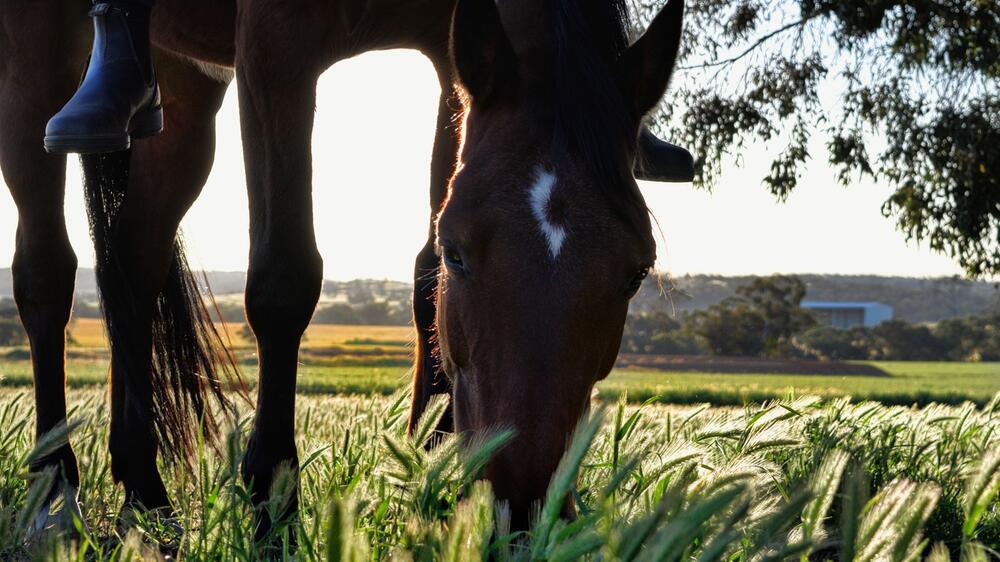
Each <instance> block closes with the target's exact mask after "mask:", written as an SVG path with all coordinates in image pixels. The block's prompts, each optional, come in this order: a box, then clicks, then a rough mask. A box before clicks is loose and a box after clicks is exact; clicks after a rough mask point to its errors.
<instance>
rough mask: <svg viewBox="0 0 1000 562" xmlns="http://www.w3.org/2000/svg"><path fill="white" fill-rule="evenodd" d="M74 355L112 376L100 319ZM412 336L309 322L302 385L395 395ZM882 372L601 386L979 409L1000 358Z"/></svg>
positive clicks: (77, 328)
mask: <svg viewBox="0 0 1000 562" xmlns="http://www.w3.org/2000/svg"><path fill="white" fill-rule="evenodd" d="M226 331H227V332H228V334H229V335H230V340H231V342H232V347H233V348H234V349H235V353H236V355H237V357H238V359H239V361H240V365H241V370H242V374H243V376H244V377H245V378H246V380H247V381H248V382H249V383H250V384H251V385H252V384H253V382H254V379H255V377H256V358H255V356H254V349H253V346H252V343H251V342H250V341H249V340H247V339H246V338H245V337H244V336H243V335H242V334H241V332H242V326H241V325H235V324H230V325H228V326H227V330H226ZM72 337H73V343H72V345H71V346H70V347H69V350H68V352H67V355H68V361H69V362H68V373H69V374H68V383H69V385H70V386H71V387H85V386H90V385H95V384H104V383H105V382H106V381H107V375H108V372H107V369H108V360H107V351H106V344H105V340H104V335H103V327H102V326H101V324H100V322H98V321H94V320H88V319H80V320H77V321H76V322H75V323H74V325H73V327H72ZM411 339H412V333H411V331H410V329H409V328H406V327H401V326H335V325H324V324H319V325H313V326H310V328H309V330H308V332H307V334H306V339H305V341H304V342H303V347H302V352H301V355H300V362H301V365H300V367H299V378H298V388H299V391H300V392H306V393H340V394H381V395H389V394H392V393H393V392H396V391H397V390H398V389H400V388H402V387H404V386H406V385H408V384H409V382H410V370H409V367H410V365H411V363H412V355H411V354H412V344H411V343H410V342H411ZM865 363H866V364H867V365H869V366H872V367H875V368H877V370H879V371H881V372H882V373H883V374H881V375H817V374H796V373H791V374H789V373H768V372H760V373H738V374H734V373H714V372H676V371H660V370H654V369H649V368H643V367H627V368H621V369H616V370H615V371H614V372H613V373H612V374H611V376H610V377H608V379H607V380H605V381H602V382H601V383H599V384H598V387H597V392H598V394H599V396H600V397H601V398H602V399H604V400H605V401H613V400H616V399H617V398H618V396H619V395H621V394H622V393H623V392H627V395H628V398H629V400H631V401H632V402H636V403H639V402H645V401H647V400H650V399H655V400H658V401H660V402H663V403H671V404H699V403H703V402H710V403H712V404H715V405H742V404H746V403H749V402H760V401H763V400H771V399H779V398H782V399H786V398H795V397H799V396H807V395H808V396H820V397H823V398H835V397H840V396H851V397H853V398H854V399H855V400H877V401H880V402H882V403H884V404H891V405H912V404H917V405H927V404H930V403H932V402H938V403H948V404H960V403H962V402H964V401H966V400H970V401H972V402H974V403H976V404H978V405H980V406H982V405H984V404H986V403H987V402H988V401H989V400H990V398H992V396H993V395H994V394H995V393H997V392H1000V363H962V362H903V361H897V362H884V361H883V362H877V361H873V362H865ZM30 385H31V363H30V360H29V356H28V352H27V350H26V349H24V348H0V388H3V387H27V386H30Z"/></svg>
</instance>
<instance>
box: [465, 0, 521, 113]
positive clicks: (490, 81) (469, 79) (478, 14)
mask: <svg viewBox="0 0 1000 562" xmlns="http://www.w3.org/2000/svg"><path fill="white" fill-rule="evenodd" d="M451 56H452V59H453V61H454V63H455V70H456V72H457V74H458V80H459V82H460V83H461V85H462V86H463V87H464V88H465V90H466V91H467V92H468V93H469V95H470V96H471V97H472V99H473V100H474V101H476V102H483V101H486V100H487V99H489V98H490V97H492V96H494V95H496V94H497V93H498V92H500V90H501V89H503V88H508V87H510V85H511V84H512V83H513V79H514V78H515V77H516V74H517V71H516V66H515V65H516V55H515V54H514V48H513V47H512V46H511V44H510V40H509V39H507V34H506V33H505V32H504V29H503V23H502V22H501V20H500V12H499V10H497V5H496V3H495V2H494V0H458V2H457V3H456V4H455V14H454V17H453V18H452V21H451Z"/></svg>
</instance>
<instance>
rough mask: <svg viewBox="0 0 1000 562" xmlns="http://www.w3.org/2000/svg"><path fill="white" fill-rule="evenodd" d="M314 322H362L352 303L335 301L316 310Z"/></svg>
mask: <svg viewBox="0 0 1000 562" xmlns="http://www.w3.org/2000/svg"><path fill="white" fill-rule="evenodd" d="M313 322H315V323H317V324H361V321H360V320H359V319H358V315H357V313H356V312H354V309H353V308H351V305H349V304H344V303H334V304H331V305H330V306H326V307H323V308H321V309H319V310H317V311H316V314H315V315H314V316H313Z"/></svg>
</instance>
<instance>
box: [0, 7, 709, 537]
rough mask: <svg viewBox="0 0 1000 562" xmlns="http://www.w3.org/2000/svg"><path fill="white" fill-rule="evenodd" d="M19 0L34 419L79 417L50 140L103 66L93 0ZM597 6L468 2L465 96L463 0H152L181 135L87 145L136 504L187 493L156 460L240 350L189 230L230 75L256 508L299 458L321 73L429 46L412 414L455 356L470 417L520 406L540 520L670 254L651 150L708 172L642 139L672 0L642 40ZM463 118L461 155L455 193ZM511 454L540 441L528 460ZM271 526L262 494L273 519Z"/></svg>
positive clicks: (13, 181)
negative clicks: (435, 104) (552, 479)
mask: <svg viewBox="0 0 1000 562" xmlns="http://www.w3.org/2000/svg"><path fill="white" fill-rule="evenodd" d="M12 4H15V3H5V4H4V5H3V6H0V50H2V52H3V53H7V54H9V53H17V54H16V55H8V56H4V57H0V135H2V136H0V165H2V167H3V172H4V177H5V179H6V183H7V184H8V186H9V187H10V189H11V192H12V194H13V195H14V199H15V202H16V204H17V207H18V211H19V225H18V237H17V244H18V245H17V252H16V255H15V262H14V275H15V292H16V297H17V301H18V307H19V310H20V313H21V316H22V320H23V321H24V324H25V327H26V329H27V331H28V333H29V337H30V340H31V345H32V358H33V368H34V376H35V397H36V424H37V427H36V431H37V433H38V434H39V435H41V434H44V433H45V432H47V431H49V430H50V429H52V428H53V427H55V426H56V425H57V424H59V423H60V422H61V421H62V420H64V419H65V415H66V407H65V394H64V392H65V391H64V379H65V368H64V354H65V353H64V350H65V340H64V329H65V325H66V322H67V320H68V317H69V312H70V307H71V303H72V292H73V277H74V271H75V265H76V260H75V257H74V255H73V252H72V249H71V248H70V246H69V243H68V240H67V236H66V231H65V224H64V220H63V217H62V213H61V208H62V194H63V189H64V175H65V159H64V157H61V156H54V155H47V154H45V153H44V151H43V150H42V144H41V136H42V132H43V131H44V124H45V121H46V120H47V119H48V117H49V116H50V115H51V114H52V113H54V112H55V111H56V110H57V109H58V108H59V107H60V106H61V104H62V103H63V102H65V100H66V99H67V98H68V97H69V96H70V95H71V93H72V90H73V88H74V86H75V84H76V81H77V80H78V77H79V76H80V73H81V72H82V70H83V68H84V66H85V61H86V49H87V46H88V45H89V44H90V32H89V30H88V28H87V25H86V19H85V10H86V5H85V3H84V2H82V1H80V0H41V1H36V2H29V3H16V5H12ZM579 4H580V5H579V6H578V5H577V3H576V2H570V1H556V0H552V1H550V2H534V1H527V0H524V1H518V0H506V1H505V2H503V3H502V7H503V9H502V11H501V13H499V14H498V13H497V11H496V8H495V7H494V5H493V3H492V0H461V5H460V7H459V9H458V11H457V14H458V16H459V17H458V18H457V19H456V22H455V42H454V46H455V57H454V58H455V61H456V62H457V63H458V64H457V67H458V69H459V71H460V72H459V78H461V80H460V82H461V85H462V88H461V89H462V90H463V91H464V92H466V93H467V94H468V95H467V96H465V97H464V98H463V99H464V100H465V101H466V102H467V103H466V104H465V105H463V104H461V103H458V97H457V93H456V89H455V88H454V85H455V84H456V80H455V78H456V77H455V75H454V73H453V68H454V66H453V64H452V59H451V57H450V56H449V36H450V33H449V30H450V26H451V21H452V13H453V11H454V10H455V5H454V0H345V1H342V2H317V1H316V0H217V1H214V2H200V1H197V0H159V2H158V4H157V6H156V9H155V11H154V15H153V22H154V29H153V39H154V43H155V44H156V55H155V56H156V64H157V68H158V71H159V77H160V83H161V87H162V89H163V106H164V110H165V114H166V118H167V122H166V125H165V130H164V132H163V133H162V134H161V135H160V136H158V137H155V138H153V139H150V140H146V141H141V142H137V143H135V144H134V146H133V148H132V150H131V152H127V153H120V154H115V155H106V156H96V157H94V156H92V157H87V158H85V159H84V160H83V161H84V168H85V176H86V184H87V191H88V201H89V207H90V211H91V217H92V223H93V225H92V226H93V231H94V237H95V244H96V246H97V250H98V252H97V254H98V275H99V282H100V286H101V289H102V299H103V302H104V309H105V315H106V317H107V320H108V325H109V334H110V339H111V345H112V358H113V359H112V376H111V383H112V431H111V444H110V449H111V454H112V473H113V476H114V478H115V479H116V481H118V482H121V483H122V485H123V486H124V488H125V490H126V500H125V502H126V505H125V506H124V507H125V508H127V509H132V508H134V507H137V506H142V507H144V508H147V509H154V508H166V509H169V505H170V502H169V498H168V496H167V493H166V490H165V488H164V486H163V482H162V480H161V478H160V476H159V474H158V472H157V469H156V465H155V460H156V455H157V453H158V452H159V453H164V454H167V455H171V456H174V457H182V456H183V454H184V452H185V449H187V448H189V447H190V445H191V443H192V441H193V436H194V435H195V433H194V429H193V421H192V420H195V419H199V417H206V419H207V421H208V422H209V427H211V423H210V422H211V420H210V418H208V417H207V415H208V411H209V410H208V408H207V405H206V403H205V399H204V398H203V396H204V395H205V394H206V392H211V393H212V394H214V395H215V396H216V397H217V398H219V399H220V400H223V401H224V398H223V397H222V393H221V388H222V386H221V384H220V381H221V380H222V379H223V378H224V375H225V372H226V371H227V369H225V368H224V365H225V364H226V362H227V361H226V355H225V353H223V352H221V351H218V350H219V342H218V335H217V334H215V332H214V329H213V328H212V324H211V322H210V321H209V320H208V315H207V313H206V311H205V310H204V307H203V306H202V305H201V301H200V299H199V298H198V294H197V289H196V287H195V284H194V282H193V278H192V277H191V275H190V273H189V272H188V271H187V269H186V265H185V263H184V260H183V253H182V251H181V250H180V247H179V245H178V243H177V241H176V231H177V225H178V223H179V221H180V219H181V218H182V216H183V215H184V213H185V212H186V210H187V208H188V207H189V206H190V204H191V203H192V202H193V201H194V199H195V198H196V197H197V195H198V193H199V191H200V189H201V187H202V186H203V184H204V182H205V180H206V178H207V175H208V172H209V170H210V168H211V164H212V155H213V151H214V123H213V116H214V114H215V112H216V111H217V110H218V107H219V105H220V103H221V100H222V97H223V94H224V92H225V89H226V87H227V85H228V83H229V81H230V80H231V78H232V71H231V70H230V69H231V68H233V67H235V69H236V76H237V78H238V80H237V81H238V85H239V96H240V112H241V122H242V127H243V143H244V150H245V161H246V168H247V180H248V189H249V194H250V197H249V199H250V217H251V251H250V267H249V272H248V279H247V290H246V305H247V318H248V321H249V323H250V325H251V327H252V328H253V331H254V333H255V335H256V337H257V342H258V357H259V361H260V378H259V387H258V398H257V411H256V418H255V420H254V428H253V431H252V434H251V437H250V441H249V444H248V449H247V454H246V458H245V460H244V464H243V474H244V477H245V479H246V480H247V481H248V482H251V483H252V492H253V496H254V499H255V501H258V502H260V501H262V500H264V499H266V497H267V495H268V492H269V489H270V483H271V480H272V475H273V472H274V470H275V468H276V467H277V466H279V465H280V464H282V463H288V464H290V465H291V466H292V467H293V468H294V467H295V466H297V453H296V449H295V442H294V391H295V373H296V358H297V350H298V345H299V340H300V338H301V334H302V333H303V331H304V329H305V327H306V325H307V324H308V322H309V319H310V317H311V315H312V312H313V309H314V307H315V305H316V301H317V299H318V295H319V291H320V285H321V275H322V262H321V259H320V257H319V254H318V251H317V249H316V243H315V238H314V235H313V229H312V208H311V201H310V199H311V171H312V166H311V154H310V149H311V147H310V138H311V132H312V118H313V108H314V105H315V104H314V102H315V87H316V80H317V78H318V77H319V75H320V74H321V73H322V72H323V71H324V70H325V69H326V68H328V67H329V66H330V65H332V64H333V63H334V62H336V61H338V60H342V59H344V58H347V57H350V56H353V55H356V54H358V53H361V52H364V51H369V50H374V49H389V48H412V49H417V50H419V51H420V52H422V53H424V54H425V55H426V56H427V57H428V58H429V59H430V61H431V62H432V63H433V65H434V68H435V70H436V72H437V74H438V76H439V80H440V83H441V86H442V93H441V98H440V102H439V115H438V125H437V136H436V140H435V143H434V151H433V157H432V169H431V190H430V191H431V197H430V213H429V218H430V225H431V226H430V229H429V236H428V241H427V245H426V246H425V248H424V250H423V251H422V252H421V253H420V255H419V256H418V258H417V263H416V267H415V279H416V281H417V282H416V285H415V287H414V290H415V294H414V320H415V323H416V326H417V330H418V350H417V355H418V357H417V365H416V369H415V374H414V387H413V409H412V412H411V423H412V421H413V420H415V419H416V418H417V417H418V416H419V415H420V413H421V412H422V411H423V408H424V406H425V404H426V402H427V400H428V399H429V397H430V396H431V395H432V394H434V393H440V392H448V391H449V383H448V381H447V380H445V378H444V377H442V376H440V370H441V369H440V365H441V364H443V365H444V367H445V368H446V369H447V370H448V371H449V373H450V375H451V378H452V379H453V380H454V382H455V399H456V413H457V417H456V429H458V430H460V431H464V430H475V429H478V428H481V427H483V426H484V425H485V424H490V423H498V422H507V423H509V424H512V425H515V426H517V428H518V429H519V430H520V431H521V433H520V434H519V437H518V438H517V441H516V442H515V443H514V444H513V445H512V446H511V447H510V448H509V449H508V452H507V453H505V454H504V455H503V456H501V458H499V459H498V460H497V461H496V462H495V463H494V464H493V465H491V466H490V468H489V473H488V476H489V477H490V478H491V479H492V480H493V482H494V485H495V486H496V488H497V491H498V494H499V495H500V496H501V497H505V498H509V499H511V500H512V501H513V502H514V505H515V506H516V507H517V508H518V509H519V510H521V511H523V512H525V513H526V510H524V509H522V508H526V506H527V503H528V502H530V500H531V499H533V498H536V497H538V496H539V493H540V492H539V490H542V489H544V484H545V482H546V481H547V478H548V475H549V474H550V473H551V470H552V467H553V466H554V461H555V460H557V459H558V457H559V455H560V454H561V452H562V448H563V445H564V443H563V440H564V439H565V436H566V432H567V431H569V428H570V427H571V424H572V421H575V419H576V417H577V416H579V414H580V413H581V412H582V411H583V409H584V408H585V406H586V403H587V396H589V392H590V388H591V387H592V385H593V382H594V381H595V380H597V379H598V378H600V377H601V376H604V375H605V374H606V373H607V372H608V369H610V365H611V362H612V361H613V358H614V355H615V354H616V352H617V348H618V340H619V337H620V333H621V329H622V324H623V321H624V314H625V309H626V307H627V294H628V292H629V291H630V290H631V288H632V287H634V286H635V283H636V280H637V279H638V278H639V277H640V276H641V274H642V273H643V272H644V271H645V270H646V268H647V267H648V265H649V264H651V263H652V241H651V237H650V234H649V223H648V219H647V218H646V215H645V207H644V206H643V204H642V201H641V196H640V195H639V193H638V191H637V189H636V187H635V183H634V179H633V178H632V172H631V170H632V166H633V162H634V161H635V160H636V153H637V151H638V152H639V158H638V159H639V160H641V161H642V162H644V166H643V167H641V168H640V171H641V172H642V173H643V174H644V175H645V177H647V178H649V179H660V180H668V181H684V180H687V179H689V178H690V175H691V160H690V155H688V154H687V153H686V152H685V151H683V150H681V149H678V148H676V147H673V146H672V145H669V144H667V143H663V142H661V141H658V140H656V139H655V138H654V137H652V136H651V135H648V134H647V133H643V134H642V135H639V126H640V125H639V124H640V121H641V118H642V115H643V114H644V113H645V112H646V111H648V110H649V109H650V108H652V106H653V105H654V104H655V103H656V101H657V100H658V99H659V96H660V95H661V94H662V92H663V89H664V87H665V85H666V80H667V76H668V75H669V70H670V68H671V65H672V60H673V50H675V49H676V42H677V39H678V34H677V30H678V29H679V27H678V26H679V21H680V10H679V3H675V4H672V6H674V7H673V8H671V9H669V10H668V11H667V12H665V13H667V14H668V16H669V17H667V16H660V17H659V18H657V20H656V21H657V22H659V23H654V27H653V29H651V30H650V32H649V33H647V34H646V36H645V38H644V39H642V40H641V41H640V42H639V43H637V45H636V46H634V47H632V48H631V49H629V50H628V51H625V46H626V44H627V43H626V41H625V34H624V31H623V29H624V28H623V22H622V20H621V19H620V15H621V8H622V6H621V5H620V4H619V3H617V2H610V1H609V2H607V6H601V7H599V8H595V7H585V6H589V4H591V3H589V2H580V3H579ZM596 4H603V2H598V3H596ZM501 21H502V22H503V23H502V24H501ZM505 29H506V30H507V31H506V32H505ZM672 49H673V50H672ZM465 109H467V111H464V110H465ZM462 115H465V117H466V119H465V121H464V131H465V134H464V137H463V138H462V140H463V142H464V144H463V148H462V162H463V165H462V168H461V171H460V173H458V174H457V176H456V177H455V180H454V182H453V183H452V184H451V189H450V190H449V189H448V187H449V182H450V180H451V178H452V176H453V173H454V170H455V168H456V156H457V154H458V149H459V146H458V144H459V135H458V130H457V129H456V127H455V126H454V123H455V122H456V120H457V118H459V117H461V116H462ZM637 136H638V137H639V144H638V146H637ZM130 170H134V172H133V173H131V174H130V173H129V171H130ZM449 193H450V197H449V198H448V203H447V205H446V206H445V207H444V208H445V211H446V212H444V213H441V217H442V218H441V220H440V222H439V223H435V219H436V218H437V217H438V215H439V211H441V209H442V206H443V204H444V201H445V197H446V194H449ZM439 242H440V244H439ZM439 254H441V255H443V258H442V257H439ZM442 260H443V262H444V263H445V264H446V265H447V267H446V268H442V267H441V265H440V264H441V263H442ZM439 270H440V273H439V274H438V273H437V272H438V271H439ZM445 289H447V290H445ZM436 304H437V305H439V306H436ZM435 322H437V326H438V328H440V332H441V335H440V339H441V353H440V357H439V358H438V356H437V355H436V354H435V352H434V350H435V343H434V342H435V341H436V340H435V338H436V336H437V330H436V329H435ZM220 364H221V365H223V367H220ZM491 377H492V378H491ZM485 393H495V394H492V396H494V397H495V398H496V399H495V400H491V399H490V398H489V396H490V395H489V394H485ZM512 455H528V456H524V457H522V458H521V463H520V466H516V467H515V466H512V463H511V459H512V458H513V456H512ZM46 466H54V467H57V468H58V469H59V470H60V471H61V474H62V475H63V477H64V479H65V481H66V482H67V483H68V484H69V486H70V488H71V489H75V487H76V486H77V485H78V481H79V478H78V475H77V474H78V473H77V467H76V459H75V457H74V455H73V451H72V448H71V446H70V445H68V444H67V445H65V446H63V447H61V448H60V449H59V450H58V451H56V452H55V453H54V454H52V455H50V456H49V457H48V458H46V459H44V460H43V461H42V462H41V463H40V465H39V466H36V467H33V468H35V469H41V468H45V467H46ZM71 496H72V494H71ZM295 507H296V506H295V501H294V500H293V502H292V503H291V505H290V506H289V510H290V511H293V510H294V509H295ZM39 521H40V524H44V523H45V520H44V514H43V516H42V517H40V519H39ZM270 528H271V521H270V520H269V518H268V517H267V514H266V513H262V515H261V517H260V520H259V523H258V525H257V527H256V534H257V536H258V537H265V536H267V535H268V532H269V530H270Z"/></svg>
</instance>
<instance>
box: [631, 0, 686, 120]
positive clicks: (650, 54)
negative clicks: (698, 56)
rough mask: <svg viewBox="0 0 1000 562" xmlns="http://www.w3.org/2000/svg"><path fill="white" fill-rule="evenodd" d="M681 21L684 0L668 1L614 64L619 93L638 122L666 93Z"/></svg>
mask: <svg viewBox="0 0 1000 562" xmlns="http://www.w3.org/2000/svg"><path fill="white" fill-rule="evenodd" d="M683 18H684V0H669V1H668V2H667V5H666V6H664V7H663V9H662V10H660V13H659V14H657V15H656V17H655V18H653V21H652V23H650V24H649V28H648V29H646V33H644V34H643V35H642V37H640V38H639V40H638V41H636V42H635V43H634V44H632V46H630V47H629V48H628V49H626V51H625V52H624V53H622V56H621V58H620V59H619V61H618V73H619V77H620V80H621V87H622V93H623V94H624V96H625V100H626V101H627V102H628V103H630V104H631V106H632V109H633V111H634V112H635V116H636V117H638V118H641V117H642V116H644V115H646V113H648V112H649V111H650V110H652V109H653V108H654V107H656V105H657V104H658V103H659V102H660V98H661V97H663V93H664V92H665V91H666V90H667V84H668V83H669V82H670V75H671V74H673V70H674V62H675V61H676V60H677V50H678V48H679V47H680V44H681V21H682V20H683Z"/></svg>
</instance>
